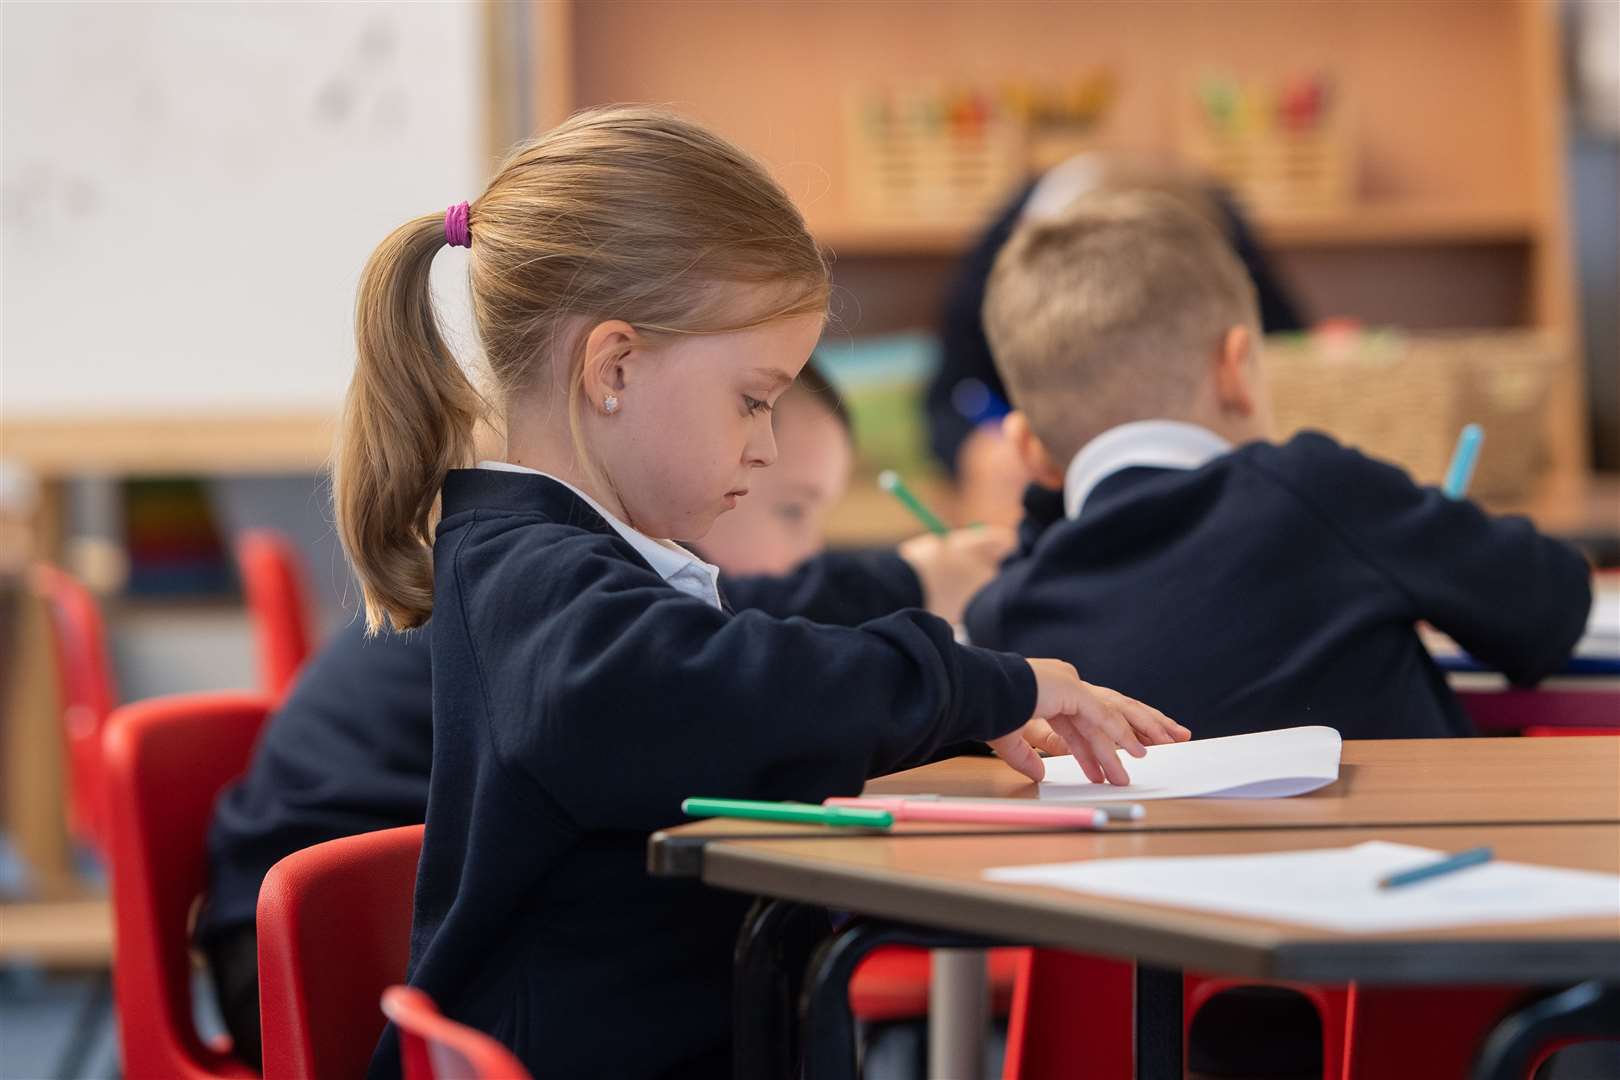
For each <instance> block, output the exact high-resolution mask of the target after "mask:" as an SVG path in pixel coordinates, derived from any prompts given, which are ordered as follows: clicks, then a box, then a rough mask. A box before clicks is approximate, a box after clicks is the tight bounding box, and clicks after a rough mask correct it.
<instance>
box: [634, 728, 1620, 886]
mask: <svg viewBox="0 0 1620 1080" xmlns="http://www.w3.org/2000/svg"><path fill="white" fill-rule="evenodd" d="M866 790H867V792H868V793H870V794H874V795H879V794H881V795H905V794H920V793H935V794H940V795H955V796H963V797H976V798H1005V799H1033V798H1036V789H1035V785H1034V784H1031V783H1030V782H1029V781H1027V780H1025V779H1024V778H1023V777H1022V776H1020V775H1019V774H1018V773H1015V772H1013V771H1012V770H1011V769H1009V768H1008V767H1007V766H1005V765H1003V764H1002V763H1001V762H1000V761H998V760H996V759H995V758H987V757H985V758H976V757H961V758H952V759H951V760H949V761H941V762H937V763H935V764H933V765H925V766H923V767H922V768H919V769H910V770H907V771H906V772H899V773H895V774H893V775H891V776H885V777H881V778H880V779H877V780H873V781H872V782H871V783H869V784H867V785H866ZM1142 805H1143V806H1145V807H1146V808H1147V816H1146V817H1145V818H1143V819H1142V820H1141V821H1134V822H1121V823H1118V824H1114V825H1110V826H1109V827H1108V828H1109V831H1110V832H1118V831H1127V832H1163V831H1169V830H1177V831H1181V830H1205V829H1219V830H1232V829H1330V828H1332V829H1348V828H1367V827H1374V826H1391V827H1402V828H1406V827H1413V826H1436V825H1465V824H1472V825H1483V824H1502V825H1509V824H1514V825H1527V824H1581V823H1584V824H1620V740H1617V741H1616V743H1615V745H1612V746H1611V745H1601V746H1598V745H1594V744H1593V741H1592V740H1588V739H1490V738H1480V739H1367V740H1358V741H1350V742H1346V743H1345V744H1344V752H1343V757H1342V759H1341V763H1340V766H1339V779H1338V780H1337V781H1336V782H1335V783H1333V784H1330V785H1328V786H1327V787H1325V788H1322V789H1321V790H1320V791H1314V792H1311V793H1310V794H1308V795H1299V796H1296V797H1294V798H1291V799H1163V800H1158V801H1153V802H1147V803H1143V804H1142ZM1009 831H1010V830H1008V829H1006V828H1005V827H996V826H984V825H935V824H918V823H906V824H902V825H898V826H896V827H895V828H894V830H893V831H892V832H891V833H889V834H887V835H890V836H895V837H901V836H941V835H951V836H971V835H976V834H983V833H997V834H1005V833H1007V832H1009ZM1011 831H1017V830H1011ZM1027 831H1030V832H1037V833H1039V832H1045V831H1047V830H1043V829H1031V830H1027ZM849 835H850V834H848V833H840V832H838V831H835V830H829V829H824V828H821V827H819V826H812V825H804V826H794V825H780V824H773V823H767V822H756V821H731V820H724V819H712V820H708V821H698V822H694V823H692V824H690V825H682V826H680V827H678V828H674V829H666V830H663V831H661V832H659V833H656V834H654V836H653V838H652V841H651V844H650V846H649V861H650V866H651V867H652V869H653V871H654V872H655V873H659V874H668V875H671V876H685V877H697V876H699V875H700V874H701V873H702V869H703V854H704V850H705V849H706V847H707V846H708V845H709V844H711V843H713V842H715V841H717V840H734V839H763V838H766V837H781V838H799V839H804V840H826V839H831V838H837V837H839V836H845V837H847V836H849ZM876 835H884V834H876Z"/></svg>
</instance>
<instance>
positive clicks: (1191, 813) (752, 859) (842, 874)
mask: <svg viewBox="0 0 1620 1080" xmlns="http://www.w3.org/2000/svg"><path fill="white" fill-rule="evenodd" d="M867 790H868V791H870V792H873V793H884V794H900V793H908V792H909V793H919V792H937V793H941V794H949V795H958V796H980V797H984V796H993V797H1004V798H1034V797H1035V788H1034V786H1033V785H1031V784H1029V783H1028V782H1027V781H1025V780H1023V778H1021V777H1020V776H1018V775H1017V774H1015V773H1013V772H1012V771H1011V770H1009V769H1007V768H1006V766H1004V765H1002V764H1001V763H1000V762H998V761H995V760H993V759H989V758H957V759H954V760H951V761H945V762H940V763H937V764H935V765H930V766H925V767H923V768H920V769H913V770H909V771H907V772H902V773H897V774H894V775H893V776H888V777H884V778H881V779H879V780H874V781H873V782H872V783H870V784H869V785H867ZM1145 805H1146V806H1147V817H1146V819H1145V820H1143V821H1140V822H1134V823H1128V824H1124V825H1119V826H1110V828H1109V829H1108V830H1107V831H1106V832H1103V833H1078V834H1077V833H1051V832H1033V833H1025V834H1009V833H1007V832H1006V831H1005V830H993V829H986V828H983V827H970V826H939V825H933V826H924V825H904V826H900V827H897V828H896V829H895V830H894V831H893V832H892V833H888V834H885V833H861V834H851V833H849V832H846V831H840V830H832V829H825V828H813V827H803V828H792V827H786V826H781V825H771V824H767V823H762V822H741V821H720V820H715V821H703V822H696V823H693V824H690V825H684V826H681V827H679V828H675V829H670V830H665V831H663V832H660V833H658V834H656V835H655V836H654V837H653V838H652V843H651V845H650V848H649V860H650V865H651V867H652V869H653V872H655V873H661V874H670V875H677V876H701V877H702V879H703V880H704V881H706V882H708V883H709V884H711V885H716V886H719V887H725V888H732V889H738V890H741V891H745V892H752V893H757V894H761V895H768V896H777V897H784V898H788V899H792V900H795V901H801V902H804V903H811V904H818V905H829V906H834V907H839V908H844V909H848V910H853V911H859V912H862V913H866V914H871V915H876V916H880V917H884V918H889V919H901V920H915V921H918V922H921V923H924V924H925V925H929V926H936V927H944V928H947V929H949V930H952V931H957V932H972V933H974V934H979V935H985V936H987V937H989V938H999V939H1003V940H1005V939H1011V940H1014V941H1032V942H1041V943H1045V944H1057V945H1068V946H1071V947H1075V948H1079V949H1082V950H1089V951H1097V952H1108V953H1113V954H1116V955H1135V956H1140V957H1143V958H1145V959H1147V960H1148V961H1149V962H1150V963H1152V962H1157V963H1161V964H1171V965H1192V966H1199V967H1208V968H1211V969H1215V970H1223V971H1230V972H1233V973H1237V974H1247V975H1273V976H1278V977H1288V978H1299V979H1305V980H1321V981H1342V980H1344V979H1348V978H1361V979H1363V980H1367V981H1372V980H1373V979H1375V978H1377V979H1382V980H1384V981H1389V982H1400V981H1414V980H1415V981H1421V982H1439V981H1446V979H1452V980H1477V981H1481V982H1485V981H1492V980H1497V981H1503V982H1509V983H1514V982H1520V983H1522V982H1528V981H1533V980H1535V979H1538V978H1547V979H1556V978H1564V977H1569V978H1580V977H1585V976H1584V975H1580V974H1576V973H1577V972H1591V971H1593V970H1594V968H1593V967H1592V966H1590V965H1589V964H1588V960H1590V959H1591V958H1592V957H1597V956H1600V955H1601V956H1602V957H1604V958H1606V959H1605V962H1606V963H1607V967H1606V968H1604V967H1602V966H1601V965H1599V966H1598V967H1597V970H1598V971H1612V970H1614V969H1615V968H1616V967H1617V966H1620V938H1617V930H1620V927H1617V926H1616V925H1614V924H1612V923H1610V922H1600V923H1599V924H1597V925H1579V924H1576V925H1572V924H1561V925H1556V926H1552V927H1536V926H1522V925H1521V926H1518V927H1505V928H1500V929H1499V932H1498V933H1496V935H1495V936H1494V937H1493V938H1492V940H1491V942H1490V945H1491V951H1490V952H1489V954H1488V955H1487V954H1485V953H1482V952H1481V951H1480V949H1479V945H1480V939H1479V937H1478V936H1477V935H1479V934H1480V933H1481V929H1480V928H1476V929H1474V930H1465V931H1450V932H1444V933H1424V934H1422V935H1410V934H1408V935H1390V936H1389V937H1388V938H1387V939H1386V938H1368V937H1356V938H1354V939H1353V941H1352V939H1351V938H1349V937H1347V936H1344V935H1333V934H1326V933H1322V932H1319V931H1310V930H1306V929H1301V928H1294V927H1282V926H1280V925H1277V924H1266V923H1256V922H1254V921H1252V920H1241V919H1235V918H1222V917H1217V916H1208V917H1204V916H1198V917H1196V918H1192V916H1190V915H1189V913H1188V912H1186V911H1182V910H1180V909H1175V910H1173V911H1172V910H1171V909H1150V908H1148V907H1146V906H1144V905H1137V904H1119V903H1114V904H1108V903H1105V902H1103V901H1100V900H1095V899H1093V898H1089V897H1084V898H1083V897H1081V896H1080V894H1076V893H1063V892H1061V891H1060V890H1032V889H1030V888H1028V887H1010V886H1008V887H1003V886H998V885H992V884H991V883H988V882H984V881H982V880H980V878H979V873H980V872H981V871H982V870H983V869H984V868H985V867H988V866H994V865H1013V864H1017V863H1024V862H1054V861H1068V860H1072V859H1076V858H1082V857H1104V856H1107V855H1111V854H1180V853H1186V852H1190V851H1192V852H1205V853H1207V852H1212V851H1233V852H1236V851H1255V850H1281V849H1286V848H1302V847H1312V846H1316V847H1321V846H1343V845H1347V844H1350V843H1355V842H1359V841H1360V840H1361V839H1368V838H1373V837H1379V836H1383V837H1386V838H1387V837H1388V836H1389V830H1391V829H1395V830H1398V838H1399V839H1400V840H1401V841H1402V842H1408V843H1415V844H1428V845H1430V846H1437V847H1447V846H1452V845H1455V846H1467V844H1468V843H1469V842H1470V841H1471V840H1472V841H1473V842H1478V841H1477V840H1475V839H1474V838H1477V837H1481V836H1488V837H1489V840H1488V841H1487V842H1491V843H1494V844H1496V846H1497V848H1498V852H1499V854H1500V855H1501V857H1503V858H1512V859H1522V860H1523V861H1532V862H1533V861H1538V859H1539V860H1540V861H1549V862H1554V864H1556V865H1572V866H1587V867H1589V868H1593V869H1607V870H1609V871H1610V872H1613V871H1614V869H1615V867H1616V864H1617V863H1620V747H1610V746H1608V745H1607V744H1606V743H1605V745H1602V746H1596V745H1594V741H1593V740H1584V739H1484V738H1482V739H1456V740H1377V741H1357V742H1347V743H1345V744H1344V753H1343V758H1342V765H1341V775H1340V779H1339V780H1338V781H1337V782H1336V783H1334V784H1332V785H1330V786H1328V787H1327V788H1324V789H1322V790H1320V791H1317V792H1313V793H1311V794H1309V795H1303V796H1298V797H1295V798H1291V799H1271V800H1259V799H1254V800H1221V799H1196V800H1191V799H1190V800H1163V801H1156V802H1150V803H1147V804H1145ZM987 834H990V835H987ZM1245 845H1247V846H1245ZM1076 851H1083V852H1088V853H1089V854H1074V852H1076ZM1555 856H1556V858H1555ZM1557 859H1564V860H1566V861H1565V862H1558V861H1557ZM1568 860H1573V861H1568ZM1003 888H1006V889H1011V890H1012V892H997V890H999V889H1003ZM986 890H988V892H987V891H986ZM1013 893H1017V894H1019V895H1018V896H1017V898H1016V899H1012V897H1013ZM942 913H943V914H942ZM1189 920H1191V924H1195V929H1194V930H1191V931H1189V930H1188V929H1187V927H1188V926H1189V925H1190V923H1189ZM1486 929H1488V928H1486ZM1594 943H1595V944H1594ZM1583 958H1586V959H1583ZM1434 965H1443V967H1444V970H1445V971H1446V972H1448V973H1449V974H1447V975H1446V976H1444V977H1442V976H1441V975H1440V974H1439V971H1438V969H1437V968H1436V967H1435V966H1434ZM1375 972H1376V973H1375ZM1493 972H1494V974H1492V973H1493ZM739 985H741V983H739ZM1157 985H1159V986H1160V987H1161V989H1162V988H1163V987H1164V986H1165V985H1167V980H1164V979H1160V980H1158V983H1157ZM1161 1026H1162V1025H1161ZM1179 1031H1180V1029H1179V1027H1177V1028H1176V1031H1175V1032H1174V1038H1175V1039H1176V1040H1177V1042H1178V1044H1179ZM1159 1034H1160V1037H1161V1038H1170V1037H1171V1035H1170V1034H1168V1033H1165V1032H1160V1033H1159ZM766 1052H767V1053H768V1052H769V1051H766ZM1177 1053H1179V1051H1178V1052H1177ZM1171 1056H1174V1055H1171Z"/></svg>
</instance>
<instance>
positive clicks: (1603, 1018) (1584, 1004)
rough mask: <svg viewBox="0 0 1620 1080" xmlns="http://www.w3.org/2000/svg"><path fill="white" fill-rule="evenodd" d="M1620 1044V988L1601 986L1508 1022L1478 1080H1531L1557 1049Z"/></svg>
mask: <svg viewBox="0 0 1620 1080" xmlns="http://www.w3.org/2000/svg"><path fill="white" fill-rule="evenodd" d="M1614 1038H1620V986H1614V985H1605V984H1603V983H1601V982H1598V981H1597V980H1592V981H1590V982H1584V983H1581V984H1579V985H1577V986H1572V987H1570V988H1569V989H1568V990H1565V991H1563V992H1561V993H1558V994H1554V995H1553V996H1552V997H1547V998H1542V999H1540V1000H1539V1001H1535V1002H1533V1003H1531V1004H1529V1005H1526V1006H1525V1007H1524V1008H1522V1009H1520V1010H1518V1011H1517V1012H1514V1013H1510V1014H1508V1015H1507V1016H1506V1017H1504V1018H1503V1019H1502V1021H1501V1022H1500V1023H1498V1024H1497V1025H1496V1027H1495V1028H1493V1029H1492V1030H1491V1033H1490V1034H1489V1035H1488V1036H1486V1038H1485V1045H1484V1046H1483V1047H1481V1048H1480V1052H1479V1057H1478V1058H1476V1059H1475V1061H1474V1072H1473V1077H1474V1080H1529V1077H1530V1070H1531V1069H1532V1068H1534V1067H1535V1065H1536V1064H1537V1063H1538V1062H1539V1061H1540V1058H1541V1055H1542V1053H1543V1051H1544V1050H1545V1049H1546V1048H1547V1046H1548V1045H1549V1044H1551V1043H1554V1042H1557V1041H1560V1040H1564V1039H1614Z"/></svg>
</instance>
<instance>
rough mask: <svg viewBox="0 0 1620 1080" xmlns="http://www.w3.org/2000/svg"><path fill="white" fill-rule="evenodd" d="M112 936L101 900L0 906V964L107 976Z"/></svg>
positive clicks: (106, 908)
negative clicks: (104, 974)
mask: <svg viewBox="0 0 1620 1080" xmlns="http://www.w3.org/2000/svg"><path fill="white" fill-rule="evenodd" d="M112 935H113V923H112V909H111V907H110V906H109V904H108V902H107V899H106V898H105V897H94V898H91V899H87V900H67V901H62V900H58V901H54V902H46V903H26V904H0V964H18V963H26V964H38V965H40V966H42V967H46V968H50V969H52V970H75V971H86V970H87V971H106V970H107V969H108V968H109V967H111V966H112V946H113V936H112Z"/></svg>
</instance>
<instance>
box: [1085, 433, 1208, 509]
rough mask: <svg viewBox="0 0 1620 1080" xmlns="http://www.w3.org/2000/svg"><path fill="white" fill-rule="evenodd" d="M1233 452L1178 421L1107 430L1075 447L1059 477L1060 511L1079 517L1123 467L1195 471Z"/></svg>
mask: <svg viewBox="0 0 1620 1080" xmlns="http://www.w3.org/2000/svg"><path fill="white" fill-rule="evenodd" d="M1231 449H1232V444H1231V443H1229V442H1227V441H1226V440H1225V439H1223V438H1221V437H1220V436H1219V435H1217V434H1215V433H1214V432H1213V431H1211V430H1209V429H1208V428H1206V427H1200V426H1199V425H1198V424H1189V423H1186V422H1185V421H1181V420H1134V421H1132V422H1131V423H1129V424H1120V425H1119V426H1118V427H1112V428H1109V429H1108V430H1107V431H1105V432H1103V433H1102V434H1101V435H1099V436H1097V437H1096V438H1095V439H1092V440H1091V441H1090V442H1088V443H1086V445H1084V446H1082V447H1081V448H1080V452H1079V453H1078V454H1076V455H1074V460H1073V461H1071V462H1069V469H1068V471H1067V472H1066V473H1064V475H1063V510H1064V512H1065V513H1066V514H1068V516H1069V517H1070V518H1077V517H1079V516H1080V508H1081V507H1083V506H1084V505H1085V503H1086V498H1087V497H1088V496H1090V494H1091V492H1092V490H1093V489H1095V488H1096V486H1097V485H1098V484H1100V483H1102V482H1103V481H1104V480H1106V479H1107V478H1108V477H1110V476H1112V475H1114V474H1115V473H1117V472H1120V471H1122V470H1124V469H1130V468H1135V467H1138V466H1144V467H1147V468H1150V469H1200V468H1203V467H1204V466H1205V465H1206V464H1208V463H1209V462H1210V461H1211V460H1212V459H1214V458H1217V457H1220V456H1221V455H1222V454H1224V453H1226V452H1227V451H1229V450H1231Z"/></svg>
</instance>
